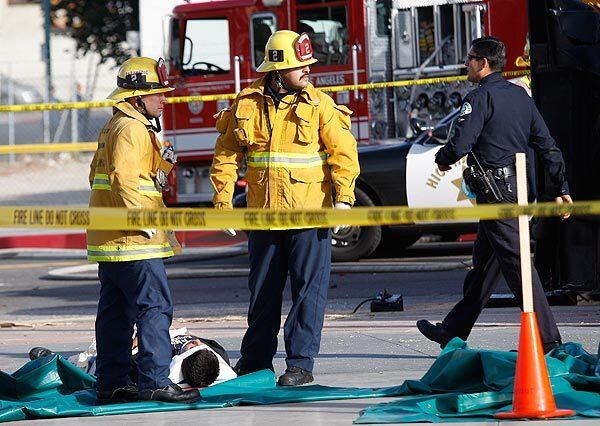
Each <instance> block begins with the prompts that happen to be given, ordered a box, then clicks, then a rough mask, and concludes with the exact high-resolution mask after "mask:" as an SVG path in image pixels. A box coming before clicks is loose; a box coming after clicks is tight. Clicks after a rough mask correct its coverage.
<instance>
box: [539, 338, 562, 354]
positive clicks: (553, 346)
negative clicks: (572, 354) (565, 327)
mask: <svg viewBox="0 0 600 426" xmlns="http://www.w3.org/2000/svg"><path fill="white" fill-rule="evenodd" d="M560 345H562V342H561V341H560V340H555V341H554V342H546V343H544V344H543V347H544V354H547V353H548V352H550V351H551V350H553V349H556V348H558V347H559V346H560Z"/></svg>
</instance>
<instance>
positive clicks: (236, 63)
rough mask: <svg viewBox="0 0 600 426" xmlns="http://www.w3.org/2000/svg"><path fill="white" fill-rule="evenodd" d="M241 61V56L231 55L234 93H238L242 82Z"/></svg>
mask: <svg viewBox="0 0 600 426" xmlns="http://www.w3.org/2000/svg"><path fill="white" fill-rule="evenodd" d="M241 62H242V57H241V56H238V55H236V56H234V57H233V80H234V82H235V93H240V90H242V84H241V81H240V63H241Z"/></svg>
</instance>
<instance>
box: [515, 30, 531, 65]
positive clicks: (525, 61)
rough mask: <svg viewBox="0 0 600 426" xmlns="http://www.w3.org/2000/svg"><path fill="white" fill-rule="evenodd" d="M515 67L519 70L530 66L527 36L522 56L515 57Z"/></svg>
mask: <svg viewBox="0 0 600 426" xmlns="http://www.w3.org/2000/svg"><path fill="white" fill-rule="evenodd" d="M515 65H516V66H517V67H519V68H529V67H530V65H531V61H530V59H529V34H527V41H526V42H525V47H524V48H523V54H522V55H521V56H518V57H517V59H516V60H515Z"/></svg>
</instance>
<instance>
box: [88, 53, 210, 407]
mask: <svg viewBox="0 0 600 426" xmlns="http://www.w3.org/2000/svg"><path fill="white" fill-rule="evenodd" d="M117 86H118V88H117V89H116V90H115V91H113V92H112V93H111V94H110V96H109V98H110V99H114V100H117V101H118V102H117V104H116V105H115V106H114V108H113V116H112V118H111V119H110V121H109V122H108V123H107V124H106V125H105V126H104V128H103V129H102V131H101V133H100V137H99V140H98V149H97V151H96V154H95V155H94V159H93V160H92V164H91V170H90V186H91V188H92V194H91V197H90V207H123V208H161V207H164V204H163V201H162V192H161V186H162V185H164V184H166V176H167V175H168V173H169V172H170V170H171V169H172V168H173V162H174V158H173V157H170V156H169V155H165V152H164V151H161V144H160V142H159V141H158V140H157V138H156V133H155V132H158V131H160V122H159V121H158V118H159V117H160V115H161V114H162V108H163V105H164V102H165V96H164V92H168V91H170V90H173V89H172V88H170V87H168V81H167V80H166V70H165V67H164V62H162V59H161V60H159V61H158V62H157V61H155V60H153V59H150V58H134V59H129V60H127V61H126V62H125V63H124V64H123V65H122V66H121V68H120V70H119V74H118V77H117ZM151 120H156V125H153V124H152V123H151ZM163 157H164V158H163ZM140 228H141V227H140ZM172 235H173V234H172V233H167V232H165V231H163V230H156V229H140V230H135V231H100V230H89V231H88V234H87V244H88V245H87V249H88V258H89V259H90V260H93V261H97V262H98V277H99V278H100V284H101V286H100V300H99V301H98V314H97V317H96V344H97V349H98V357H97V361H96V376H97V378H98V381H97V391H98V402H99V403H115V402H127V401H137V400H138V399H142V400H157V401H164V402H191V401H194V400H196V399H198V398H199V393H198V391H197V390H194V391H183V390H182V389H181V388H180V387H179V386H178V385H176V384H173V383H171V381H170V380H169V364H170V362H171V344H170V336H169V326H170V325H171V320H172V318H173V303H172V300H171V290H170V288H169V285H168V282H167V275H166V271H165V266H164V263H163V258H165V257H169V256H173V254H174V250H176V249H177V248H178V247H179V246H178V244H177V241H176V240H175V238H174V237H173V236H172ZM134 324H135V325H137V336H138V347H139V355H138V358H137V360H136V365H135V364H134V365H132V360H131V343H132V336H133V326H134ZM132 369H136V371H131V370H132ZM131 377H134V378H137V380H136V381H137V384H136V383H134V382H133V381H132V380H131V379H130V378H131Z"/></svg>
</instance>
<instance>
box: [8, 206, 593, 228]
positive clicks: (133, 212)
mask: <svg viewBox="0 0 600 426" xmlns="http://www.w3.org/2000/svg"><path fill="white" fill-rule="evenodd" d="M565 213H571V214H573V215H597V214H600V201H585V202H577V203H574V204H556V203H539V204H532V205H529V206H518V205H514V204H495V205H481V206H475V207H455V208H408V207H356V208H353V209H351V210H339V209H314V210H265V209H233V210H216V209H210V208H204V209H191V208H169V209H124V208H99V207H97V208H85V207H80V208H65V207H60V206H52V207H43V206H37V207H35V206H34V207H30V206H10V207H0V227H10V228H46V229H51V228H62V229H103V230H139V229H143V228H155V229H226V228H234V229H247V230H260V229H276V228H277V229H287V228H304V227H311V228H312V227H314V228H331V227H334V226H336V225H353V226H370V225H371V226H372V225H398V224H410V223H414V222H416V221H444V222H446V221H461V220H468V219H471V220H472V219H478V218H479V219H501V218H510V217H517V216H519V215H528V216H538V217H546V216H561V215H563V214H565Z"/></svg>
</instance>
